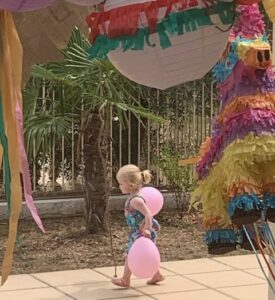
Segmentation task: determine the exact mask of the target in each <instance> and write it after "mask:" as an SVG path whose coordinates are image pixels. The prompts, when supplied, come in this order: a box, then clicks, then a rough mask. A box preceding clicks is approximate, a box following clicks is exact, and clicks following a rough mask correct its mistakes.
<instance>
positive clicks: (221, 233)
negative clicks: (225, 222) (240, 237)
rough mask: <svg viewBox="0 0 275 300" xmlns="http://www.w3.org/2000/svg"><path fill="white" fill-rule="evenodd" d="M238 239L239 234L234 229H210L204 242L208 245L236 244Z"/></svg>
mask: <svg viewBox="0 0 275 300" xmlns="http://www.w3.org/2000/svg"><path fill="white" fill-rule="evenodd" d="M236 241H237V236H236V233H235V231H234V230H233V229H217V230H208V231H207V232H206V234H205V236H204V242H205V243H206V244H207V245H210V244H212V243H222V244H225V243H231V244H235V243H236Z"/></svg>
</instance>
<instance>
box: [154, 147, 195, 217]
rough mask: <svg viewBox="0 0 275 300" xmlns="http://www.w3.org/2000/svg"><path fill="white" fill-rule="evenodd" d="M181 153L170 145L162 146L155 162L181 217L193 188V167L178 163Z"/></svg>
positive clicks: (186, 207)
mask: <svg viewBox="0 0 275 300" xmlns="http://www.w3.org/2000/svg"><path fill="white" fill-rule="evenodd" d="M180 159H182V154H181V153H180V152H179V151H178V150H175V149H173V147H171V146H164V149H163V150H162V151H161V155H160V158H159V159H156V164H157V165H158V166H159V168H160V169H161V170H162V172H163V174H164V176H165V177H166V179H167V182H168V186H169V189H170V190H171V191H172V193H173V198H174V200H175V202H176V205H177V212H178V214H179V216H180V217H181V218H182V217H183V215H184V213H185V212H186V211H187V209H188V206H189V205H188V203H189V196H190V193H191V192H192V191H193V190H194V188H195V180H194V176H193V167H192V166H185V167H182V166H180V165H179V160H180Z"/></svg>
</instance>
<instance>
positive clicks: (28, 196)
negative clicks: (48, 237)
mask: <svg viewBox="0 0 275 300" xmlns="http://www.w3.org/2000/svg"><path fill="white" fill-rule="evenodd" d="M17 99H18V98H17ZM16 119H17V130H18V138H19V150H20V156H21V164H22V175H23V186H24V197H25V201H26V204H27V207H28V209H29V210H30V212H31V215H32V217H33V219H34V220H35V222H36V224H37V225H38V227H39V228H40V229H41V231H42V232H44V233H45V229H44V226H43V224H42V221H41V219H40V217H39V215H38V212H37V209H36V207H35V204H34V201H33V197H32V188H31V179H30V171H29V164H28V158H27V154H26V150H25V146H24V134H23V113H22V110H21V107H20V105H19V103H18V101H17V102H16Z"/></svg>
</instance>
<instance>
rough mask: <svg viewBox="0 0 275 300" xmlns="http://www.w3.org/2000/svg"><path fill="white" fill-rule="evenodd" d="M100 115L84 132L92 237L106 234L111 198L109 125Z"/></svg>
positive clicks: (91, 119)
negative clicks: (97, 234)
mask: <svg viewBox="0 0 275 300" xmlns="http://www.w3.org/2000/svg"><path fill="white" fill-rule="evenodd" d="M104 119H105V120H106V119H107V118H105V117H104V116H102V115H101V114H100V113H99V112H96V113H92V114H90V116H89V118H88V120H87V122H86V126H85V129H84V164H85V170H84V179H85V193H86V197H85V201H86V229H87V232H88V233H99V232H105V231H106V214H107V208H108V199H109V195H110V180H109V174H108V126H107V124H108V122H104Z"/></svg>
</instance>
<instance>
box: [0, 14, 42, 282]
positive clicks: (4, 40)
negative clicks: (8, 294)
mask: <svg viewBox="0 0 275 300" xmlns="http://www.w3.org/2000/svg"><path fill="white" fill-rule="evenodd" d="M0 33H1V35H0V91H1V96H2V107H3V116H2V117H1V116H0V117H1V122H0V133H1V142H2V145H3V150H4V167H5V176H6V178H5V184H6V197H7V198H8V197H9V194H8V193H7V192H8V191H9V189H8V188H7V184H8V182H10V215H9V235H8V241H7V246H6V252H5V255H4V260H3V265H2V278H1V284H2V285H3V284H4V283H5V281H6V280H7V278H8V276H9V274H10V273H11V270H12V261H13V251H14V245H15V241H16V235H17V227H18V220H19V216H20V212H21V208H22V187H21V180H20V174H21V173H22V170H23V178H24V188H25V195H26V196H27V197H26V201H27V205H28V207H29V208H30V209H31V212H32V215H33V216H34V218H35V220H36V222H37V224H38V226H39V227H40V228H41V229H42V230H44V229H43V226H42V224H41V220H40V219H39V217H38V215H37V212H36V210H35V209H34V206H33V201H32V198H31V199H30V197H29V195H30V185H29V184H30V182H29V181H28V180H26V177H27V175H29V174H28V171H27V170H26V168H27V164H26V160H25V158H26V157H25V154H26V153H25V151H22V149H23V147H24V143H23V136H22V126H23V124H22V122H21V123H20V117H21V120H22V114H21V115H20V111H19V113H17V117H18V116H19V119H18V120H17V119H16V105H17V103H18V104H19V105H18V107H20V105H21V102H22V97H21V78H22V59H23V49H22V45H21V43H20V40H19V37H18V34H17V31H16V28H15V24H14V22H13V18H12V15H11V13H9V12H6V11H0ZM0 108H1V105H0ZM0 113H1V111H0ZM1 123H2V124H1ZM20 130H21V135H20V134H19V133H20ZM1 131H2V132H1ZM4 134H5V135H4ZM4 136H6V139H5V138H4ZM5 142H7V143H6V144H5ZM7 155H8V156H7ZM21 159H22V160H21ZM8 161H9V167H10V178H7V174H9V173H8V172H6V169H7V170H8Z"/></svg>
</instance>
